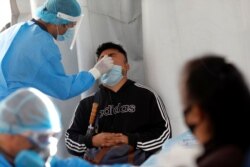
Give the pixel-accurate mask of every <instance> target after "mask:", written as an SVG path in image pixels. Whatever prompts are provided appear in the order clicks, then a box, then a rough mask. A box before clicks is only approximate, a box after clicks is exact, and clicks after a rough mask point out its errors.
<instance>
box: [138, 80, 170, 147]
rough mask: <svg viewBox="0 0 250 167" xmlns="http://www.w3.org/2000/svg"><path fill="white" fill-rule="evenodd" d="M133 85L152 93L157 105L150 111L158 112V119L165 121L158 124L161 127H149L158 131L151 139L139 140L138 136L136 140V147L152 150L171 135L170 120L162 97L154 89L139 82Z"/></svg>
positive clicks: (160, 145)
mask: <svg viewBox="0 0 250 167" xmlns="http://www.w3.org/2000/svg"><path fill="white" fill-rule="evenodd" d="M135 86H137V87H141V88H144V89H147V90H148V91H150V92H152V93H153V95H154V98H155V103H156V106H157V107H155V109H153V110H154V111H152V112H160V114H158V115H160V117H161V118H159V119H163V120H164V122H165V125H164V124H162V125H159V126H163V127H161V128H159V127H157V128H158V129H157V128H155V129H154V127H153V128H152V129H151V131H157V132H158V133H157V136H155V137H154V138H153V139H150V140H147V141H144V140H140V138H139V139H138V141H137V148H139V149H143V150H144V151H152V150H156V149H159V148H161V147H162V145H163V143H164V142H165V141H166V140H167V139H169V138H171V137H172V131H171V125H170V121H169V117H168V115H167V111H166V108H165V105H164V103H163V101H162V99H161V98H160V97H159V96H158V95H157V94H156V92H155V91H153V90H151V89H150V88H147V87H145V86H143V85H141V84H139V83H135ZM152 121H153V120H152ZM159 129H160V130H159Z"/></svg>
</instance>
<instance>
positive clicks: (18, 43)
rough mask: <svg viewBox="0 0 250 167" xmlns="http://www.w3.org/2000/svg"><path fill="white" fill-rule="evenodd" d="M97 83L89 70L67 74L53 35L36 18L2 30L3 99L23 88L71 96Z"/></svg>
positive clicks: (0, 92) (0, 73) (0, 95)
mask: <svg viewBox="0 0 250 167" xmlns="http://www.w3.org/2000/svg"><path fill="white" fill-rule="evenodd" d="M94 82H95V79H94V77H93V76H92V74H91V73H89V72H84V71H82V72H80V73H78V74H75V75H66V74H65V71H64V68H63V65H62V63H61V54H60V51H59V48H58V46H57V45H56V44H55V42H54V39H53V36H52V35H51V34H49V33H48V32H47V31H45V30H43V29H42V28H41V27H39V26H38V25H37V24H35V23H34V22H33V21H27V22H25V23H19V24H16V25H14V26H12V27H10V28H9V29H7V30H5V31H4V32H2V33H0V100H1V99H3V98H5V97H6V96H8V95H9V94H11V93H12V92H14V91H15V90H17V89H19V88H22V87H34V88H37V89H39V90H40V91H42V92H44V93H45V94H47V95H50V96H52V97H55V98H59V99H69V98H71V97H74V96H77V95H79V94H80V93H82V92H84V91H85V90H87V89H89V88H90V87H91V86H92V85H93V84H94Z"/></svg>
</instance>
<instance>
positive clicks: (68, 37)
mask: <svg viewBox="0 0 250 167" xmlns="http://www.w3.org/2000/svg"><path fill="white" fill-rule="evenodd" d="M57 34H58V35H57V37H56V40H57V41H66V40H72V39H73V36H74V28H68V30H67V31H66V32H65V33H64V34H63V35H60V34H59V31H58V27H57Z"/></svg>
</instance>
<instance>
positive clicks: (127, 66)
mask: <svg viewBox="0 0 250 167" xmlns="http://www.w3.org/2000/svg"><path fill="white" fill-rule="evenodd" d="M125 68H126V70H127V71H128V70H129V69H130V66H129V64H128V63H126V65H125Z"/></svg>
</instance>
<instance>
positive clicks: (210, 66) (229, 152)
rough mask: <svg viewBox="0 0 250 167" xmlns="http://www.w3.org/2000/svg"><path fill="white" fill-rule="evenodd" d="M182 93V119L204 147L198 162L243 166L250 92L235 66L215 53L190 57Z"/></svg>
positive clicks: (212, 166)
mask: <svg viewBox="0 0 250 167" xmlns="http://www.w3.org/2000/svg"><path fill="white" fill-rule="evenodd" d="M181 94H182V102H183V105H184V117H185V122H186V124H187V126H188V127H189V129H190V130H191V131H192V133H193V134H194V136H195V137H196V138H197V140H198V142H199V143H200V144H201V145H202V146H203V148H204V151H203V153H202V154H201V155H200V156H199V157H198V158H197V160H196V162H197V166H198V167H240V166H242V165H243V162H244V159H245V154H246V151H247V149H248V148H249V143H250V139H249V135H248V133H247V131H244V129H246V128H248V127H250V125H249V124H250V123H249V117H248V114H249V112H250V93H249V89H248V87H247V84H246V82H245V81H244V78H243V76H242V74H241V73H240V71H239V70H238V69H237V68H236V66H235V65H233V64H232V63H229V62H227V60H226V59H225V58H223V57H222V56H219V55H216V54H207V55H203V56H202V57H199V58H195V59H193V60H190V61H189V62H188V63H187V64H186V65H185V66H184V68H183V75H182V78H181ZM183 156H184V155H183Z"/></svg>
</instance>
